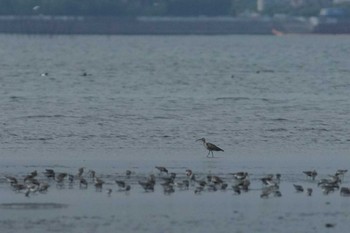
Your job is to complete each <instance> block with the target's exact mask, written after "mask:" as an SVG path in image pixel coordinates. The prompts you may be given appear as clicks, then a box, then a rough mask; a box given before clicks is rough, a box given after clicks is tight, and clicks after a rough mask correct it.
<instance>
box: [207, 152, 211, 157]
mask: <svg viewBox="0 0 350 233" xmlns="http://www.w3.org/2000/svg"><path fill="white" fill-rule="evenodd" d="M209 155H210V150H209V152H208V154H207V157H208V158H209Z"/></svg>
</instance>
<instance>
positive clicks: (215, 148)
mask: <svg viewBox="0 0 350 233" xmlns="http://www.w3.org/2000/svg"><path fill="white" fill-rule="evenodd" d="M196 141H202V142H203V146H204V147H205V148H206V149H207V150H208V151H209V152H208V154H207V157H209V155H210V153H211V157H214V153H213V151H224V150H223V149H221V148H220V147H218V146H216V145H214V144H212V143H210V142H206V140H205V138H200V139H197V140H196Z"/></svg>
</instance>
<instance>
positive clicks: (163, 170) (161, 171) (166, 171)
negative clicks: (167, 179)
mask: <svg viewBox="0 0 350 233" xmlns="http://www.w3.org/2000/svg"><path fill="white" fill-rule="evenodd" d="M155 168H157V169H158V170H159V171H160V173H163V172H164V173H166V174H168V169H166V168H165V167H161V166H156V167H155Z"/></svg>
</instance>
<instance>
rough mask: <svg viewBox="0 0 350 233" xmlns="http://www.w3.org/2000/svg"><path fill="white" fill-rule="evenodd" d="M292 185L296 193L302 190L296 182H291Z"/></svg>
mask: <svg viewBox="0 0 350 233" xmlns="http://www.w3.org/2000/svg"><path fill="white" fill-rule="evenodd" d="M293 186H294V188H295V191H296V192H298V193H299V192H304V188H303V186H301V185H298V184H293Z"/></svg>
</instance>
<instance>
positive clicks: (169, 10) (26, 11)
mask: <svg viewBox="0 0 350 233" xmlns="http://www.w3.org/2000/svg"><path fill="white" fill-rule="evenodd" d="M273 2H274V4H270V5H267V7H266V11H265V12H264V13H265V14H269V15H272V14H274V13H285V14H291V15H305V16H310V15H317V14H318V12H319V10H320V8H322V7H325V4H324V3H323V2H325V3H327V2H328V3H329V1H325V0H317V1H314V2H316V3H318V4H308V5H304V6H302V7H300V8H295V7H294V8H293V7H292V6H290V4H288V3H289V2H290V1H285V0H283V1H282V0H278V1H276V0H275V1H273ZM311 2H312V1H311ZM254 11H256V0H0V15H38V14H43V15H72V16H76V15H80V16H120V17H133V16H180V17H186V16H236V15H239V14H242V13H243V12H254Z"/></svg>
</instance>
